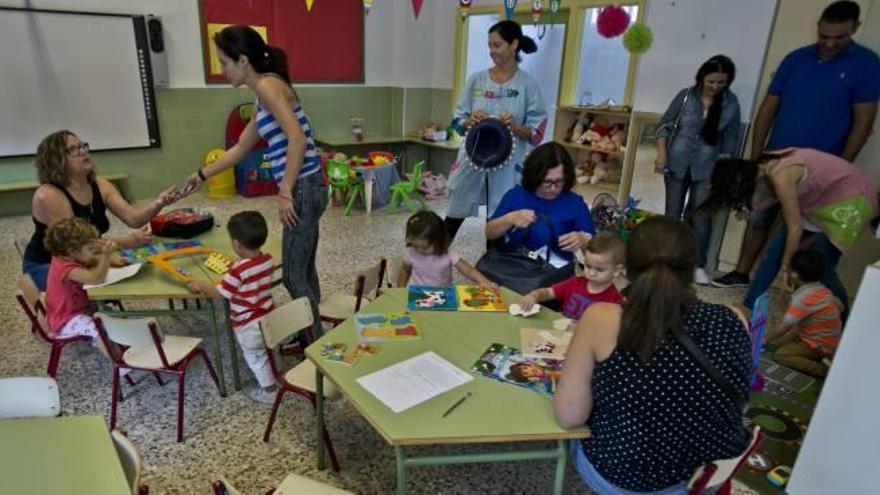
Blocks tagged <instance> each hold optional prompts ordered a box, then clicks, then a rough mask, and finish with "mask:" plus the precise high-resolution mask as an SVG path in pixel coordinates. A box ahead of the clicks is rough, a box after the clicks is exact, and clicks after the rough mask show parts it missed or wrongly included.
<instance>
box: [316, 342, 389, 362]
mask: <svg viewBox="0 0 880 495" xmlns="http://www.w3.org/2000/svg"><path fill="white" fill-rule="evenodd" d="M345 349H346V345H345V344H344V343H342V342H336V343H334V342H331V343H328V344H324V345H323V346H322V347H321V356H322V357H323V358H324V359H326V360H327V361H330V362H333V363H340V364H344V365H346V366H354V365H356V364H357V363H358V361H360V359H361V356H364V355H372V354H375V353H376V347H375V346H372V345H370V344H358V345H357V346H355V348H354V349H352V350H351V351H349V352H346V350H345Z"/></svg>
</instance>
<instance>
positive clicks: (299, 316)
mask: <svg viewBox="0 0 880 495" xmlns="http://www.w3.org/2000/svg"><path fill="white" fill-rule="evenodd" d="M312 323H314V317H313V316H312V307H311V304H310V303H309V299H308V298H307V297H300V298H299V299H294V300H293V301H291V302H289V303H287V304H285V305H284V306H281V307H280V308H275V310H274V311H272V312H271V313H269V314H267V315H266V316H264V317H263V318H262V319H261V320H260V331H261V332H262V333H263V342H264V343H265V345H266V352H267V353H268V354H269V365H270V366H271V367H272V372H273V373H274V374H275V379H276V380H277V382H278V395H276V396H275V403H274V404H273V405H272V412H271V413H270V414H269V424H267V425H266V432H265V433H264V434H263V441H264V442H268V441H269V435H271V434H272V426H273V425H274V424H275V417H276V416H277V414H278V408H279V407H280V406H281V400H282V399H283V398H284V394H285V393H287V392H293V393H295V394H298V395H301V396H303V397H305V398H306V399H308V400H309V402H311V403H312V407H315V406H316V403H315V397H316V396H315V390H316V387H315V375H316V370H315V364H314V363H312V361H310V360H309V359H307V358H306V359H303V360H302V362H300V363H299V364H297V365H296V366H294V367H293V368H292V369H290V370H288V371H287V372H285V373H282V372H281V369H280V367H279V366H278V363H277V362H276V360H275V349H276V348H277V347H279V346H280V345H281V343H282V342H285V341H287V340H289V339H291V338H294V337H296V335H297V334H298V333H299V332H301V331H302V330H304V329H307V328H311V327H312ZM338 395H339V392H338V391H337V390H336V387H335V386H333V384H332V383H330V382H329V381H328V380H327V379H324V396H325V397H326V398H327V399H332V398H335V397H337V396H338ZM321 434H323V435H324V440H325V441H326V443H327V451H328V452H329V453H330V462H331V464H332V465H333V469H334V470H336V471H339V461H337V460H336V453H335V452H334V451H333V444H332V443H331V441H330V435H329V434H328V433H327V430H326V429H325V430H324V431H323V432H321Z"/></svg>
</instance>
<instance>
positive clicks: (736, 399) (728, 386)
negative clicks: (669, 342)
mask: <svg viewBox="0 0 880 495" xmlns="http://www.w3.org/2000/svg"><path fill="white" fill-rule="evenodd" d="M672 335H673V337H675V340H677V341H678V343H679V344H681V345H682V347H684V348H685V350H686V351H687V352H688V353H689V354H690V355H691V356H693V358H694V359H695V360H696V361H697V363H699V364H700V366H702V367H703V370H705V371H706V373H708V375H709V376H710V377H711V378H712V380H714V381H715V383H717V384H718V386H719V387H721V390H723V391H724V393H725V395H727V398H728V399H730V402H732V403H733V404H734V405H735V406H736V408H737V409H739V410H740V411H742V410H744V409H745V406H746V404H747V403H748V396H746V397H743V396H742V395H741V394H740V393H739V392H737V391H736V388H734V386H733V384H732V383H730V380H728V379H727V378H725V377H724V375H723V374H721V371H720V370H718V368H717V367H716V366H715V365H714V364H712V361H710V360H709V357H708V356H706V354H705V353H704V352H703V350H702V349H700V348H699V347H698V346H697V344H696V343H695V342H694V341H693V340H692V339H691V338H690V336H689V335H688V334H686V333H684V331H678V332H673V333H672Z"/></svg>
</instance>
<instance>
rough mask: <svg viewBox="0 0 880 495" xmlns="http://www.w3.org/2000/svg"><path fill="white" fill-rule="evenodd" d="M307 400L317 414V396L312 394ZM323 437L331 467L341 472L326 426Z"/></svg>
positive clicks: (322, 433)
mask: <svg viewBox="0 0 880 495" xmlns="http://www.w3.org/2000/svg"><path fill="white" fill-rule="evenodd" d="M306 398H307V399H309V402H311V403H312V409H314V410H315V413H316V414H317V409H318V403H317V402H316V401H315V399H316V395H315V394H311V393H310V394H309V395H307V396H306ZM321 435H323V436H324V445H325V446H326V447H327V453H328V454H330V466H332V467H333V470H334V471H336V472H339V459H337V458H336V451H335V450H334V449H333V442H332V441H331V440H330V433H328V432H327V427H326V426H325V427H324V431H322V432H321Z"/></svg>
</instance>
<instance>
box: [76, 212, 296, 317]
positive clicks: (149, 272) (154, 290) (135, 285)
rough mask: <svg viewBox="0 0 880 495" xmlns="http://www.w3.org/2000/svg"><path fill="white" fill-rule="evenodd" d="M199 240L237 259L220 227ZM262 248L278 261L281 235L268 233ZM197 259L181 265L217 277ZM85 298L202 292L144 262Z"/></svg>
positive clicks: (176, 296) (161, 296) (176, 295)
mask: <svg viewBox="0 0 880 495" xmlns="http://www.w3.org/2000/svg"><path fill="white" fill-rule="evenodd" d="M194 239H198V240H200V241H202V244H204V245H205V246H206V247H209V248H212V249H215V250H217V251H219V252H221V253H223V254H225V255H227V256H230V257H232V258H233V259H235V258H237V256H236V255H235V252H233V251H232V244H231V242H230V240H229V234H227V232H226V229H225V228H224V227H214V228H213V229H211V230H210V231H208V232H205V233H204V234H202V235H199V236H196V237H194ZM176 240H179V239H162V238H158V237H157V238H156V239H155V241H154V242H168V241H176ZM263 251H265V252H267V253H269V254H271V255H272V257H273V258H275V262H276V263H280V262H281V237H280V236H279V235H278V234H276V233H274V232H269V237H268V239H266V244H265V245H264V246H263ZM200 264H201V261H199V260H196V259H192V260H186V261H182V262H181V265H182V266H183V268H184V269H185V270H186V271H187V272H188V273H190V274H192V275H193V276H195V277H199V278H206V277H208V276H210V277H211V278H213V279H214V280H220V275H218V274H216V273H214V272H212V271H210V270H208V269H207V268H205V269H202V268H201V267H199V266H198V265H200ZM88 293H89V299H91V300H93V301H100V300H108V299H109V300H113V299H168V298H173V299H197V298H204V297H205V296H204V295H198V294H193V293H191V292H190V291H189V290H188V289H187V288H186V286H185V285H184V284H183V283H181V282H180V281H179V280H178V279H176V278H174V277H173V276H171V274H169V273H168V272H166V271H164V270H161V269H160V268H158V267H156V266H155V265H153V264H151V263H144V265H143V266H142V267H141V269H140V271H139V272H138V273H137V275H135V276H133V277H131V278H128V279H125V280H123V281H121V282H117V283H115V284H112V285H107V286H104V287H97V288H94V289H90V290H89V291H88Z"/></svg>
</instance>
